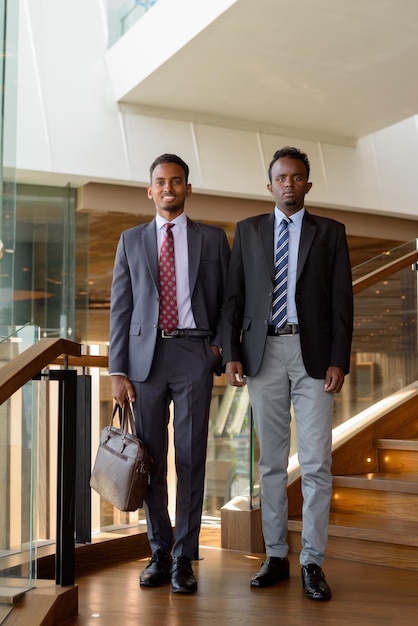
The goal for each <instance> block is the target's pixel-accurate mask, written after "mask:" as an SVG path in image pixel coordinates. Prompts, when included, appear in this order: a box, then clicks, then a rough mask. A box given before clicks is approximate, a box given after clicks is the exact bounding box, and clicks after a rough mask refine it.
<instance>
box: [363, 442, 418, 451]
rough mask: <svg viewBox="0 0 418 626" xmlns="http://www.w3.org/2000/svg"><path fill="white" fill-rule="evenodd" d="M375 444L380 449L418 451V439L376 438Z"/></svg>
mask: <svg viewBox="0 0 418 626" xmlns="http://www.w3.org/2000/svg"><path fill="white" fill-rule="evenodd" d="M373 446H374V447H375V448H377V449H378V450H410V451H415V452H418V439H376V441H374V442H373Z"/></svg>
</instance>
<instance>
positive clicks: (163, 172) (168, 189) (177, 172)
mask: <svg viewBox="0 0 418 626" xmlns="http://www.w3.org/2000/svg"><path fill="white" fill-rule="evenodd" d="M191 193H192V186H191V185H190V184H186V179H185V175H184V171H183V168H182V167H180V165H177V163H161V164H160V165H157V166H156V168H155V169H154V171H153V172H152V179H151V184H150V186H149V187H148V198H149V199H150V200H153V201H154V204H155V208H156V209H157V213H158V214H159V215H161V216H162V217H164V218H165V219H167V220H170V221H171V220H173V219H174V218H175V217H177V216H178V215H180V213H182V212H183V211H184V203H185V201H186V198H188V197H189V196H190V195H191Z"/></svg>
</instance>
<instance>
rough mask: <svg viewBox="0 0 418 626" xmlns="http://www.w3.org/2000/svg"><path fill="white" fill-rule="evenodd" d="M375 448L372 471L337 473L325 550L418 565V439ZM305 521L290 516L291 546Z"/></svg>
mask: <svg viewBox="0 0 418 626" xmlns="http://www.w3.org/2000/svg"><path fill="white" fill-rule="evenodd" d="M373 448H374V450H375V457H374V458H373V460H374V459H375V464H376V465H377V467H375V468H374V471H373V472H370V473H359V474H356V473H350V474H338V475H334V480H333V496H332V503H331V514H330V525H329V533H328V535H329V538H328V545H327V551H326V555H327V557H334V558H341V559H348V560H351V561H361V562H364V563H373V564H376V565H387V566H390V567H399V568H403V569H411V570H418V438H404V439H392V438H387V439H386V438H379V439H376V440H374V441H373ZM301 524H302V523H301V521H300V518H299V519H291V520H289V531H290V532H289V544H290V547H291V549H293V548H294V549H295V550H298V549H299V546H300V531H301ZM292 544H293V545H292Z"/></svg>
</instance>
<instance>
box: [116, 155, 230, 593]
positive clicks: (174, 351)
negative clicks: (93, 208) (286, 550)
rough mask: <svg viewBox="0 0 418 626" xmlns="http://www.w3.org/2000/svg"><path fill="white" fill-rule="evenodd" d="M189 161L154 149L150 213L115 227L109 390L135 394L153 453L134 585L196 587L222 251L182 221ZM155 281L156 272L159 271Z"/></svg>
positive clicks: (222, 239)
mask: <svg viewBox="0 0 418 626" xmlns="http://www.w3.org/2000/svg"><path fill="white" fill-rule="evenodd" d="M188 175H189V168H188V166H187V164H186V163H185V162H184V161H183V160H182V159H180V157H178V156H177V155H173V154H163V155H161V156H160V157H158V158H157V159H156V160H155V161H154V162H153V164H152V165H151V168H150V176H151V183H150V186H149V187H148V197H149V198H150V199H151V200H153V201H154V204H155V207H156V212H157V214H156V217H155V219H153V220H152V221H151V222H150V223H149V224H142V225H140V226H137V227H135V228H131V229H129V230H127V231H125V232H123V233H122V235H121V237H120V240H119V244H118V247H117V252H116V257H115V264H114V272H113V282H112V294H111V312H110V348H109V372H110V374H111V375H112V393H113V397H114V398H115V400H116V401H117V402H118V403H119V404H120V405H123V404H124V402H125V401H126V400H129V401H132V402H135V414H136V422H137V424H136V425H137V431H138V433H139V436H140V437H141V439H143V440H144V442H145V443H146V445H147V448H148V453H149V454H150V456H152V457H153V460H154V468H153V472H152V475H151V483H150V486H149V488H148V494H147V497H146V502H145V512H146V518H147V524H148V538H149V542H150V546H151V550H152V557H151V559H150V561H149V563H148V565H147V567H146V568H145V570H144V571H143V572H142V573H141V575H140V584H141V586H146V587H155V586H158V585H161V584H163V583H164V582H168V581H170V580H171V589H172V591H173V592H176V593H191V592H194V591H196V589H197V581H196V578H195V576H194V574H193V570H192V566H191V561H192V559H193V558H194V557H195V555H196V553H197V550H198V539H199V531H200V524H201V513H202V502H203V490H204V476H205V459H206V445H207V434H208V420H209V407H210V401H211V392H212V385H213V374H214V372H215V371H216V372H217V373H220V368H221V360H220V355H221V345H222V341H221V319H220V316H221V305H222V299H223V292H224V284H225V280H226V273H227V268H228V262H229V256H230V250H229V246H228V242H227V238H226V235H225V233H224V231H223V230H222V229H221V228H218V227H215V226H209V225H206V224H201V223H196V222H192V221H191V220H190V219H189V218H187V217H186V215H185V213H184V204H185V201H186V198H188V197H190V195H191V191H192V189H191V185H190V184H189V183H188ZM166 227H167V230H172V233H173V238H174V258H175V292H176V304H177V307H176V309H177V311H176V313H178V323H177V325H176V328H174V329H172V328H170V329H167V328H163V327H162V325H161V319H160V302H161V301H162V299H163V296H162V290H161V284H160V276H159V258H160V256H161V255H160V250H161V243H162V241H163V238H164V236H165V235H164V231H165V229H166ZM161 280H163V278H161ZM171 401H173V405H174V421H173V425H174V447H175V465H176V472H177V499H176V519H175V530H174V537H173V529H172V525H171V522H170V518H169V515H168V510H167V500H168V497H167V450H168V434H167V425H168V422H169V405H170V402H171Z"/></svg>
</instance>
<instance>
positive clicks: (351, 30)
mask: <svg viewBox="0 0 418 626" xmlns="http://www.w3.org/2000/svg"><path fill="white" fill-rule="evenodd" d="M151 11H152V9H151ZM173 28H178V25H176V24H173ZM120 102H124V103H130V104H135V105H139V106H141V107H148V108H151V109H153V108H154V107H157V108H158V109H160V110H166V111H167V110H169V111H172V112H175V113H176V114H177V115H184V116H186V117H187V118H189V119H196V120H199V118H206V119H210V120H215V121H217V123H220V124H224V125H225V124H227V125H231V126H237V125H238V126H240V127H242V128H245V127H248V128H249V129H251V130H254V129H256V130H260V131H265V132H278V133H280V134H287V135H290V136H292V137H295V136H297V137H302V138H309V139H317V140H323V141H332V142H336V143H341V144H352V143H355V141H356V139H358V138H360V137H362V136H365V135H368V134H370V133H373V132H375V131H377V130H379V129H382V128H384V127H387V126H390V125H392V124H394V123H396V122H399V121H401V120H404V119H406V118H408V117H411V116H412V115H415V114H417V113H418V1H417V0H294V1H293V2H291V1H289V0H286V1H284V0H238V1H237V2H236V3H235V4H234V5H233V6H232V7H231V8H230V9H229V10H227V11H226V12H225V13H223V14H222V15H221V16H220V17H219V18H218V19H216V20H215V21H214V22H212V23H211V24H210V25H209V26H208V27H207V28H206V29H205V30H204V31H202V32H201V33H200V34H199V35H197V36H196V37H195V38H194V39H193V40H191V41H189V42H188V43H186V45H184V47H183V48H181V49H180V50H179V51H178V52H177V53H176V54H175V55H174V56H172V57H171V58H170V59H168V60H167V61H166V62H165V63H163V64H162V65H161V66H160V67H159V68H158V69H157V70H156V71H154V72H153V73H152V74H150V75H149V76H148V77H147V78H145V79H144V80H142V81H141V82H140V83H139V84H138V85H136V86H135V87H134V88H133V89H132V90H131V91H129V93H126V94H125V95H124V96H123V98H121V100H120Z"/></svg>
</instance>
